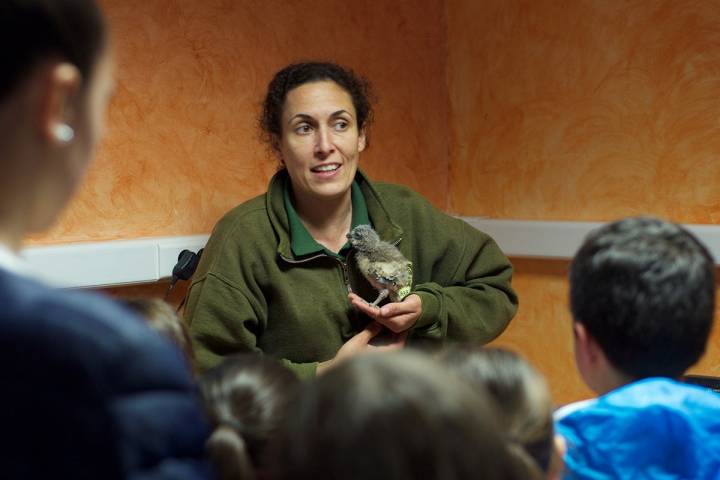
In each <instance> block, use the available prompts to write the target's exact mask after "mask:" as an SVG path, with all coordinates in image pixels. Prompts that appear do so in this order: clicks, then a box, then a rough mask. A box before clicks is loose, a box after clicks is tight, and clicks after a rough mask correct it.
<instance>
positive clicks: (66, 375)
mask: <svg viewBox="0 0 720 480" xmlns="http://www.w3.org/2000/svg"><path fill="white" fill-rule="evenodd" d="M108 43H109V42H108V39H107V34H106V29H105V25H104V21H103V18H102V15H101V13H100V10H99V9H98V6H97V5H96V4H95V2H94V1H93V0H3V1H2V2H0V59H2V67H3V74H2V76H0V152H2V167H3V170H2V175H0V204H1V205H2V207H1V208H0V304H2V310H0V363H2V365H3V373H2V380H3V392H4V394H3V395H2V399H1V400H0V424H2V427H3V435H2V440H0V471H1V472H2V478H3V479H34V478H72V479H98V478H103V479H133V478H144V479H150V478H153V479H161V478H163V479H164V478H167V479H171V478H172V479H197V478H210V477H211V475H210V470H209V466H208V465H207V463H206V461H205V459H204V455H203V454H204V443H205V440H206V438H207V436H208V428H207V424H206V422H205V419H204V418H203V416H202V413H201V412H202V411H201V408H200V404H199V401H198V399H197V398H196V395H195V388H194V385H193V383H192V380H191V378H190V375H189V374H188V372H187V369H186V366H185V365H184V362H183V360H182V358H181V356H180V354H179V352H178V351H177V350H176V349H175V348H173V347H172V346H171V345H170V344H169V343H168V342H167V341H165V340H163V339H161V338H160V337H159V336H157V335H156V334H154V333H153V332H152V331H150V330H149V329H148V328H147V326H145V325H144V324H143V323H142V322H141V321H140V320H139V319H138V318H134V317H133V316H132V315H131V314H130V313H129V312H128V311H127V310H125V309H124V308H121V307H119V306H118V305H116V304H115V302H111V301H110V300H108V299H106V298H102V297H100V296H99V295H92V294H87V293H81V292H70V291H57V290H53V289H51V288H49V287H48V286H46V285H44V284H42V283H40V282H38V281H36V280H34V279H33V278H31V276H30V275H29V272H28V270H29V269H28V268H27V267H26V266H25V264H24V263H23V261H22V259H21V258H20V256H19V255H18V251H19V250H20V248H21V245H22V241H23V238H24V237H25V236H26V235H27V234H30V233H35V232H39V231H42V230H45V229H47V228H48V227H49V226H50V225H51V224H52V222H53V221H54V220H55V219H57V217H58V216H59V215H60V212H61V211H62V209H63V207H64V206H65V204H66V203H67V202H68V201H69V199H70V198H71V196H72V194H73V192H74V191H75V189H76V187H77V185H78V183H79V181H80V179H81V178H82V176H83V174H84V172H85V170H86V168H87V166H88V163H89V161H90V159H91V158H92V155H93V150H94V148H95V145H96V144H97V142H98V141H99V139H100V136H101V133H102V130H103V117H104V114H105V109H106V106H107V103H108V101H109V99H110V95H111V92H112V89H113V80H112V58H111V54H110V48H109V46H108Z"/></svg>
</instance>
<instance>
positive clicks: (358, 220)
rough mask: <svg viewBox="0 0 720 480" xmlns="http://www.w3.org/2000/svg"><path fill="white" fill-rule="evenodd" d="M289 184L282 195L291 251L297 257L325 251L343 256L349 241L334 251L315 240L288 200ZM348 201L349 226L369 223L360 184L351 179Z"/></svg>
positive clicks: (339, 256)
mask: <svg viewBox="0 0 720 480" xmlns="http://www.w3.org/2000/svg"><path fill="white" fill-rule="evenodd" d="M289 185H290V182H288V186H286V187H285V190H284V192H283V195H284V200H285V210H286V211H287V216H288V223H289V224H290V246H291V248H292V251H293V253H294V254H295V255H296V256H298V257H302V256H305V255H310V254H315V253H325V254H326V255H330V256H333V257H338V258H344V257H345V256H344V255H343V254H344V253H347V250H349V249H350V243H349V242H347V243H345V245H343V247H342V248H341V249H340V252H338V253H336V252H333V251H332V250H329V249H327V248H326V247H324V246H322V245H320V244H319V243H318V242H316V241H315V239H314V238H313V237H312V235H310V233H309V232H308V231H307V229H306V228H305V225H303V223H302V221H300V217H298V214H297V212H296V211H295V207H294V206H293V204H292V201H291V200H290V187H289ZM350 201H351V202H352V225H351V227H350V228H351V229H352V228H355V227H357V226H358V225H371V223H370V217H369V216H368V210H367V205H366V203H365V197H364V196H363V194H362V191H361V190H360V185H358V183H357V182H356V181H353V183H352V186H351V187H350Z"/></svg>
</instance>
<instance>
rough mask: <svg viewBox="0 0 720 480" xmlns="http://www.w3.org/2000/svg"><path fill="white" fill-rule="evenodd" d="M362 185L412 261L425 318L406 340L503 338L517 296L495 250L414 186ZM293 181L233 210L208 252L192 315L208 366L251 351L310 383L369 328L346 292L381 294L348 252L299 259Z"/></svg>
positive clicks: (377, 222) (276, 181) (377, 217)
mask: <svg viewBox="0 0 720 480" xmlns="http://www.w3.org/2000/svg"><path fill="white" fill-rule="evenodd" d="M356 181H357V183H358V184H359V186H360V189H361V191H362V193H363V196H364V197H365V202H366V204H367V209H368V214H369V216H370V221H371V222H372V224H373V227H374V228H375V230H376V231H377V232H378V234H379V235H380V237H381V238H382V239H383V240H386V241H389V242H392V243H395V244H397V246H398V247H399V249H400V251H402V253H403V254H404V255H405V256H406V257H407V258H408V259H410V260H411V261H412V262H413V293H416V294H417V295H419V296H420V298H421V300H422V314H421V316H420V318H419V319H418V321H417V322H416V324H415V325H414V326H413V327H412V330H411V334H410V336H409V340H408V344H409V345H416V346H418V345H420V344H425V345H427V344H430V345H436V346H440V345H442V344H443V343H444V342H445V341H448V340H450V341H462V342H473V343H478V344H482V343H486V342H489V341H490V340H492V339H493V338H495V337H497V336H498V335H499V334H500V333H501V332H502V331H503V330H504V329H505V327H506V326H507V324H508V323H509V322H510V319H511V318H512V317H513V315H514V314H515V312H516V310H517V296H516V295H515V292H514V291H513V289H512V287H511V286H510V280H511V276H512V266H511V265H510V262H509V261H508V259H507V258H506V257H505V255H504V254H503V253H502V252H501V251H500V249H499V248H498V246H497V245H496V243H495V242H494V241H493V240H492V239H491V238H490V237H489V236H487V235H486V234H484V233H482V232H480V231H478V230H477V229H475V228H473V227H471V226H470V225H468V224H467V223H465V222H464V221H462V220H459V219H456V218H453V217H450V216H448V215H446V214H444V213H442V212H441V211H439V210H438V209H436V208H435V207H433V206H432V205H431V204H430V203H429V202H428V201H427V200H425V199H424V198H423V197H421V196H420V195H419V194H417V193H415V192H413V191H412V190H410V189H409V188H406V187H403V186H399V185H392V184H386V183H371V182H370V181H369V180H368V179H367V177H365V176H364V175H363V174H362V173H361V172H358V174H357V176H356ZM286 182H289V177H288V176H287V173H286V172H285V171H281V172H279V173H278V174H276V175H275V176H274V177H273V179H272V180H271V181H270V185H269V187H268V191H267V193H266V194H264V195H260V196H258V197H256V198H254V199H252V200H249V201H247V202H245V203H243V204H242V205H239V206H238V207H236V208H234V209H233V210H231V211H230V212H229V213H227V214H226V215H225V216H224V217H223V218H222V219H221V220H220V222H218V224H217V225H216V226H215V229H214V231H213V233H212V235H211V237H210V240H209V241H208V244H207V246H206V247H205V251H204V253H203V256H202V259H201V261H200V265H199V266H198V269H197V271H196V272H195V275H194V277H193V280H192V283H191V285H190V290H189V292H188V302H187V308H186V310H185V318H186V321H187V322H188V325H189V327H190V333H191V336H192V338H193V344H194V347H195V353H196V358H197V362H198V366H199V368H200V369H201V370H204V369H207V368H209V367H212V366H213V365H215V364H217V363H218V362H220V361H221V360H222V358H223V357H225V356H227V355H231V354H233V353H237V352H247V351H255V352H263V353H265V354H267V355H272V356H273V357H277V358H279V359H281V360H282V361H283V362H284V363H286V364H287V365H288V366H289V367H290V368H291V369H293V370H294V371H295V372H296V373H297V374H298V375H299V376H301V377H309V376H313V375H314V374H315V369H316V367H317V363H318V362H322V361H325V360H329V359H332V358H333V357H334V356H335V354H336V353H337V351H338V349H339V348H340V347H341V346H342V345H343V344H344V343H345V342H346V341H347V340H348V339H350V338H351V337H352V336H353V335H355V334H356V333H357V332H359V331H360V330H362V329H363V328H364V327H365V325H366V324H367V323H368V322H369V321H370V319H369V318H368V317H367V316H365V315H364V314H360V313H358V312H356V311H355V310H354V309H353V307H352V306H351V304H350V301H349V300H348V291H349V289H350V288H352V291H354V292H355V293H357V294H359V295H360V296H362V297H363V298H365V299H366V300H370V301H372V300H373V299H374V298H375V297H376V296H377V292H376V291H375V290H373V288H372V287H371V286H370V285H369V284H368V283H367V281H366V280H365V279H364V278H363V277H362V275H361V274H360V273H359V271H358V270H357V267H356V265H355V262H354V258H353V251H352V250H351V251H350V252H349V253H348V254H347V255H346V257H344V258H342V257H341V258H338V257H335V256H331V255H327V254H323V253H320V254H315V255H310V256H306V257H300V258H296V257H295V256H294V255H293V252H292V249H291V239H290V235H289V226H288V216H287V212H286V210H285V205H284V201H283V192H284V189H285V188H286Z"/></svg>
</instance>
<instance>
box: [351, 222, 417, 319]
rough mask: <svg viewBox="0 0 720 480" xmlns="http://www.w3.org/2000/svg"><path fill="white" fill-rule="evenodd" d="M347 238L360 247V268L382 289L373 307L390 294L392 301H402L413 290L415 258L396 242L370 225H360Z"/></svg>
mask: <svg viewBox="0 0 720 480" xmlns="http://www.w3.org/2000/svg"><path fill="white" fill-rule="evenodd" d="M347 238H348V240H349V241H350V245H352V246H353V248H355V250H356V254H355V260H356V262H357V266H358V269H359V270H360V272H361V273H362V274H363V275H364V276H365V278H366V279H367V281H368V282H370V285H372V286H373V288H375V289H376V290H377V291H378V292H379V295H378V297H377V298H376V299H375V301H374V302H372V303H371V305H372V306H373V307H376V306H377V305H378V304H379V303H380V302H381V301H383V299H385V298H386V297H388V296H389V297H390V300H391V301H393V302H399V301H401V300H402V299H403V298H405V297H407V296H408V295H409V294H410V289H411V287H412V262H411V261H410V260H408V259H407V258H405V257H404V256H403V254H402V253H400V250H398V248H397V247H396V246H395V245H393V244H391V243H388V242H384V241H382V240H380V237H379V236H378V234H377V233H376V232H375V230H373V228H372V227H371V226H370V225H358V226H357V227H355V228H353V229H352V230H351V231H350V233H348V234H347Z"/></svg>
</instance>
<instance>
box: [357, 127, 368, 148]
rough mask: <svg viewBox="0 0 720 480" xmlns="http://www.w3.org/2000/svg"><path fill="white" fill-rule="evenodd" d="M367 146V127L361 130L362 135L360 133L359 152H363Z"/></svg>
mask: <svg viewBox="0 0 720 480" xmlns="http://www.w3.org/2000/svg"><path fill="white" fill-rule="evenodd" d="M365 147H367V136H366V135H365V129H364V128H363V129H361V130H360V135H358V152H362V151H363V150H365Z"/></svg>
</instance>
